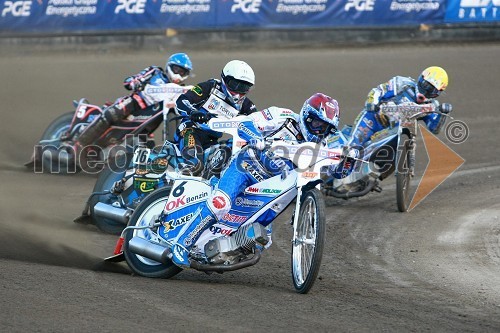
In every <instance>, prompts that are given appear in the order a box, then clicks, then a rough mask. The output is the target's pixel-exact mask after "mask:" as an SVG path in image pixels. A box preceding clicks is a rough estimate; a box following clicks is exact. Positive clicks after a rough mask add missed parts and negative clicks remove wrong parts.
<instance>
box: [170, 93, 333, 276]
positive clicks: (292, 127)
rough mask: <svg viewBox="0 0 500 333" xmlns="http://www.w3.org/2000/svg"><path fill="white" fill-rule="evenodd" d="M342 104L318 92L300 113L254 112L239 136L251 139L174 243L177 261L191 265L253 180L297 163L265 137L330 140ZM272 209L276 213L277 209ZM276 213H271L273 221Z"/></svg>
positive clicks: (269, 109)
mask: <svg viewBox="0 0 500 333" xmlns="http://www.w3.org/2000/svg"><path fill="white" fill-rule="evenodd" d="M338 123H339V107H338V103H337V101H336V100H334V99H333V98H331V97H329V96H327V95H324V94H321V93H317V94H314V95H313V96H311V97H310V98H309V99H308V100H306V101H305V103H304V105H303V107H302V109H301V111H300V115H297V114H296V113H294V112H293V111H291V110H288V109H281V108H277V107H271V108H268V109H265V110H262V111H261V112H257V113H253V114H252V115H250V116H249V117H247V120H245V121H243V122H242V123H241V124H240V127H239V130H238V135H239V136H240V137H241V138H243V139H245V141H247V142H248V145H249V148H248V149H244V150H241V151H240V152H239V153H238V154H237V155H236V156H235V157H234V158H233V159H232V161H231V163H230V165H229V167H228V168H227V169H226V170H224V172H223V173H222V175H221V178H220V180H219V182H218V183H217V185H216V186H215V188H214V189H213V191H212V193H211V195H210V197H209V198H208V199H207V201H206V202H204V203H202V204H201V205H200V207H199V209H198V210H197V213H196V214H195V216H194V217H193V218H191V219H190V220H189V221H188V222H187V223H186V225H184V226H183V228H182V230H181V232H180V233H179V235H178V236H177V238H176V239H175V240H174V244H173V245H172V247H171V254H172V261H173V262H174V264H176V265H177V266H179V267H183V268H184V267H189V256H188V255H189V251H190V249H191V247H192V246H193V244H194V243H195V242H196V241H197V240H198V238H199V237H200V235H201V234H202V233H203V231H204V230H206V229H208V228H210V226H212V225H214V224H215V223H216V222H217V221H219V220H221V219H222V218H223V216H224V215H225V214H226V213H227V212H229V210H230V209H231V204H232V201H233V200H234V199H235V198H236V197H237V196H238V194H240V193H242V192H243V191H244V189H245V188H246V187H248V186H250V185H252V184H255V183H257V182H260V181H263V180H265V179H268V178H270V177H273V176H276V175H279V174H282V173H283V172H286V171H287V170H290V169H293V165H292V162H290V161H289V160H285V159H281V158H278V157H277V156H275V155H274V154H273V153H272V152H271V151H270V150H269V149H268V148H267V147H266V144H265V141H264V140H263V137H264V136H266V137H267V138H275V139H282V140H287V141H289V142H292V143H293V142H295V143H302V142H306V141H310V142H316V143H318V144H324V140H323V139H324V138H325V136H327V135H329V134H332V133H334V132H336V130H337V126H338ZM271 214H272V213H271ZM274 217H275V216H269V221H272V220H273V219H274Z"/></svg>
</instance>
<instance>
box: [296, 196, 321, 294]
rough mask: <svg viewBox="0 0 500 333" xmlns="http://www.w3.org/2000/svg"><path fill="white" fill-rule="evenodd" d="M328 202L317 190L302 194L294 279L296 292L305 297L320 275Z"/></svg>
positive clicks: (297, 228)
mask: <svg viewBox="0 0 500 333" xmlns="http://www.w3.org/2000/svg"><path fill="white" fill-rule="evenodd" d="M325 232H326V217H325V201H324V199H323V196H322V194H321V192H320V191H319V190H318V189H316V188H314V189H312V190H309V191H307V192H306V193H304V194H303V197H302V202H301V206H300V211H299V217H298V219H297V226H296V234H295V235H294V238H293V242H292V279H293V285H294V287H295V290H296V291H297V292H298V293H300V294H306V293H307V292H309V290H310V289H311V288H312V286H313V284H314V282H315V281H316V278H317V276H318V273H319V268H320V266H321V258H322V256H323V248H324V245H325Z"/></svg>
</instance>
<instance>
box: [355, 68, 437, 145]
mask: <svg viewBox="0 0 500 333" xmlns="http://www.w3.org/2000/svg"><path fill="white" fill-rule="evenodd" d="M390 102H392V103H394V104H396V105H399V104H403V103H417V104H423V103H433V104H437V105H439V102H438V101H437V100H435V99H424V100H422V101H420V100H418V99H417V82H416V81H415V80H414V79H412V78H410V77H403V76H395V77H393V78H392V79H390V80H389V81H388V82H385V83H382V84H380V85H379V86H377V87H375V88H373V89H372V90H371V91H370V92H369V93H368V98H367V99H366V102H365V108H364V110H363V111H361V113H360V114H359V115H358V117H357V118H356V120H355V121H354V126H353V129H352V130H353V133H352V136H351V140H350V142H349V144H350V146H351V147H359V148H362V147H363V146H364V145H365V143H366V142H368V141H369V140H370V139H371V137H372V136H373V135H374V134H375V133H377V132H379V131H382V130H383V129H384V128H387V127H389V126H391V124H390V122H391V119H388V118H387V117H386V116H385V115H383V114H382V113H381V112H380V111H379V107H380V105H381V104H384V103H390ZM420 119H421V120H423V121H424V122H425V124H426V126H427V128H428V129H429V131H431V132H432V133H434V134H438V133H439V131H440V130H441V127H442V126H443V124H444V122H445V117H443V116H442V115H440V114H438V113H433V114H430V115H426V116H424V117H422V118H420Z"/></svg>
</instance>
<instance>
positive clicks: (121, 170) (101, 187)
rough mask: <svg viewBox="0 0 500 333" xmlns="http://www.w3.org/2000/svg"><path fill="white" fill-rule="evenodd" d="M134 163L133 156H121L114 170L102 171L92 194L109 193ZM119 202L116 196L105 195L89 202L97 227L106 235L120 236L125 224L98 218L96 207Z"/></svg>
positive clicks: (97, 196)
mask: <svg viewBox="0 0 500 333" xmlns="http://www.w3.org/2000/svg"><path fill="white" fill-rule="evenodd" d="M131 161H132V154H126V155H121V156H120V157H118V158H117V161H116V165H114V166H113V168H110V167H109V166H107V167H106V168H104V170H102V171H101V172H100V173H99V175H98V177H97V181H96V183H95V185H94V189H93V190H92V192H104V191H109V190H110V189H111V187H112V186H113V184H114V183H115V182H117V181H119V180H120V179H122V178H123V177H124V176H125V172H126V171H127V169H128V168H129V164H130V162H131ZM116 200H118V198H117V197H116V195H114V194H111V193H109V194H104V195H94V196H93V197H92V198H90V200H89V206H90V215H91V216H92V219H93V221H94V223H95V225H96V226H97V227H98V228H99V230H101V231H102V232H104V233H107V234H112V235H119V234H120V233H121V232H122V230H123V229H124V228H125V224H124V223H122V222H119V221H114V220H112V219H109V218H106V217H102V216H98V215H95V214H94V206H95V205H96V204H97V203H98V202H102V203H105V204H112V203H113V202H114V201H116Z"/></svg>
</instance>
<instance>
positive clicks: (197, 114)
mask: <svg viewBox="0 0 500 333" xmlns="http://www.w3.org/2000/svg"><path fill="white" fill-rule="evenodd" d="M189 118H190V119H191V121H194V122H195V123H206V122H207V121H208V115H207V114H206V113H205V112H203V111H193V112H191V115H190V116H189Z"/></svg>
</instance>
